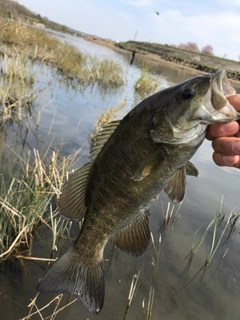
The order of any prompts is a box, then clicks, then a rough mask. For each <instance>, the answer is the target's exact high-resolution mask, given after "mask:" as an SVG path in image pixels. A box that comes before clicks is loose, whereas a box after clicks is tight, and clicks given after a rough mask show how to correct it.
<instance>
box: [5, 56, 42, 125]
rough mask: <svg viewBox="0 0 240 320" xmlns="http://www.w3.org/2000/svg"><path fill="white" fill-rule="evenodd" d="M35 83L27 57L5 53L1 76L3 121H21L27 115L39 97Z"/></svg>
mask: <svg viewBox="0 0 240 320" xmlns="http://www.w3.org/2000/svg"><path fill="white" fill-rule="evenodd" d="M34 83H35V74H34V72H33V71H31V70H30V68H29V66H28V62H27V60H26V58H24V57H23V56H20V55H16V56H15V57H12V58H9V57H8V56H7V55H4V59H3V61H2V68H1V77H0V116H1V122H4V121H7V120H9V119H10V120H15V121H19V120H21V119H23V118H25V117H26V116H27V114H28V113H29V110H30V108H31V105H32V104H33V102H34V101H35V100H36V99H37V97H38V94H37V90H36V89H35V88H34Z"/></svg>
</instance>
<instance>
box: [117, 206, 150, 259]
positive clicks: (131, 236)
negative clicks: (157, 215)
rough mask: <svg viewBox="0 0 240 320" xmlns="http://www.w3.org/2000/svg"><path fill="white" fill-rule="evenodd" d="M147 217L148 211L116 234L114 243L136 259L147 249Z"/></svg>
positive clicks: (148, 236)
mask: <svg viewBox="0 0 240 320" xmlns="http://www.w3.org/2000/svg"><path fill="white" fill-rule="evenodd" d="M148 216H149V213H148V211H145V212H144V213H142V214H141V215H139V216H138V217H137V219H136V220H134V221H133V222H132V223H131V224H129V225H127V226H126V227H124V228H122V229H120V230H119V231H118V232H117V234H116V235H115V243H116V245H117V246H118V247H119V248H120V249H121V250H123V251H125V252H127V253H129V254H131V255H133V256H136V257H137V256H139V255H141V254H142V253H143V252H144V251H145V250H146V249H147V247H148V243H149V239H150V231H149V224H148Z"/></svg>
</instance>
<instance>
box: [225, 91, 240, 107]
mask: <svg viewBox="0 0 240 320" xmlns="http://www.w3.org/2000/svg"><path fill="white" fill-rule="evenodd" d="M226 98H227V99H228V101H229V102H230V104H231V105H232V106H233V107H234V108H235V109H236V110H237V111H240V94H234V95H231V96H226Z"/></svg>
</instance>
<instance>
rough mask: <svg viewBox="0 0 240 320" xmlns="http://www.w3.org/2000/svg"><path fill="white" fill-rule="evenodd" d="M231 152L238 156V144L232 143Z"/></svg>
mask: <svg viewBox="0 0 240 320" xmlns="http://www.w3.org/2000/svg"><path fill="white" fill-rule="evenodd" d="M232 150H233V152H235V153H237V154H240V142H234V143H233V144H232Z"/></svg>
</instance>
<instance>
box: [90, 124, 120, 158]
mask: <svg viewBox="0 0 240 320" xmlns="http://www.w3.org/2000/svg"><path fill="white" fill-rule="evenodd" d="M120 121H121V120H114V121H111V122H109V123H108V124H106V125H104V127H103V128H102V130H101V131H100V132H99V133H98V134H97V136H96V137H95V139H94V143H93V145H92V147H91V150H90V153H91V156H90V158H91V160H92V161H93V160H95V159H96V157H97V155H98V154H99V152H100V151H101V150H102V148H103V146H104V145H105V143H106V142H107V141H108V139H109V138H110V137H111V135H112V134H113V132H114V131H115V130H116V128H117V127H118V125H119V123H120Z"/></svg>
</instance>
